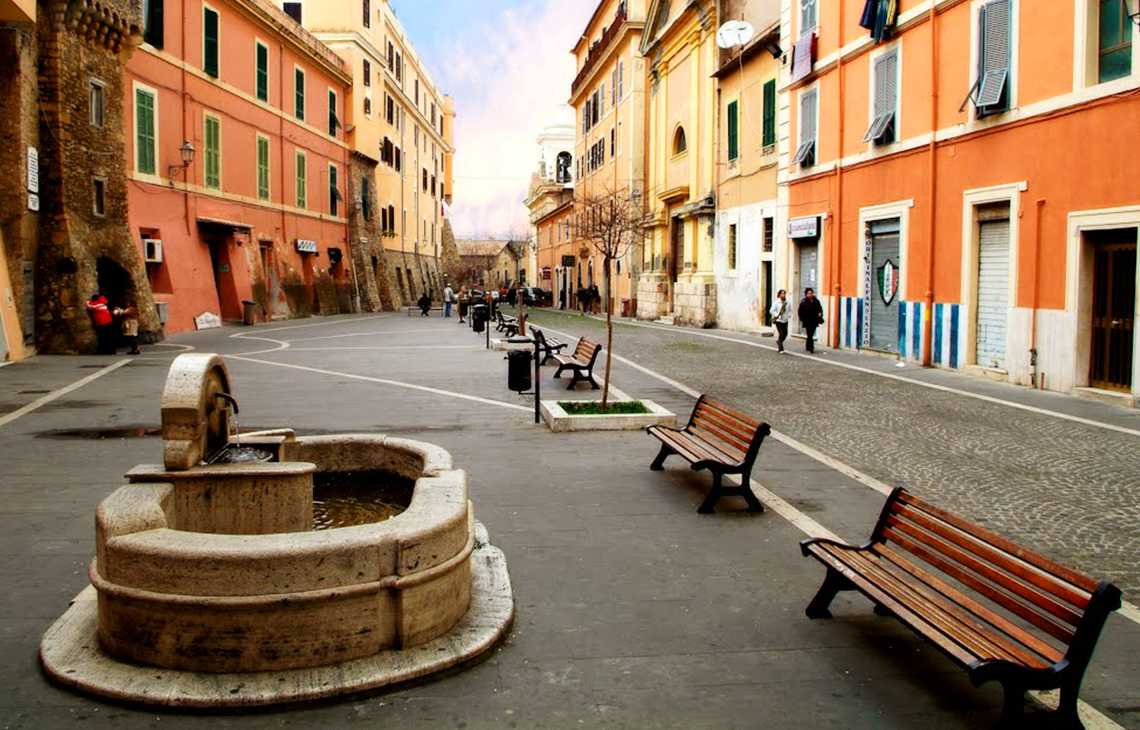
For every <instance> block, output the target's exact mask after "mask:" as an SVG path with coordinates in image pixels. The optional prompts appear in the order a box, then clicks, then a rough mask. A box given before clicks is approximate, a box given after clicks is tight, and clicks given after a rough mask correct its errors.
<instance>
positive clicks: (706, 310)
mask: <svg viewBox="0 0 1140 730" xmlns="http://www.w3.org/2000/svg"><path fill="white" fill-rule="evenodd" d="M673 317H674V322H675V323H676V324H681V325H687V326H690V327H715V326H716V282H680V281H679V282H677V283H676V284H674V285H673Z"/></svg>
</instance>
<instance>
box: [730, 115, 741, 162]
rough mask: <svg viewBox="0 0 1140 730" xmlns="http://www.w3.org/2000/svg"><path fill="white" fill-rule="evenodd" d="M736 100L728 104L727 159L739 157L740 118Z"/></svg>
mask: <svg viewBox="0 0 1140 730" xmlns="http://www.w3.org/2000/svg"><path fill="white" fill-rule="evenodd" d="M738 109H739V108H738V107H737V105H736V102H735V101H733V102H730V103H729V105H728V159H729V160H735V159H736V158H737V157H740V120H739V119H738V118H737V116H738V114H739V111H738Z"/></svg>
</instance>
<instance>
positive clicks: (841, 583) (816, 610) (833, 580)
mask: <svg viewBox="0 0 1140 730" xmlns="http://www.w3.org/2000/svg"><path fill="white" fill-rule="evenodd" d="M854 587H855V586H853V585H851V581H849V580H847V579H846V578H844V577H843V574H842V573H840V572H839V571H838V570H835V569H834V568H828V569H827V575H826V576H824V579H823V585H821V586H820V587H819V590H818V591H816V594H815V598H813V599H811V603H809V604H808V607H807V609H806V610H805V611H804V613H806V614H807V617H808V618H831V611H830V610H828V607H829V606H831V602H832V601H834V600H835V595H836V594H837V593H839V591H849V590H851V589H852V588H854Z"/></svg>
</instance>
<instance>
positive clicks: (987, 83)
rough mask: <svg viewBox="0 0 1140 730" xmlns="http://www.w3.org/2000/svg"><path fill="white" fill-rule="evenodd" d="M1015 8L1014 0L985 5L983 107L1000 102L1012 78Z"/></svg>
mask: <svg viewBox="0 0 1140 730" xmlns="http://www.w3.org/2000/svg"><path fill="white" fill-rule="evenodd" d="M1011 9H1012V8H1011V0H994V1H993V2H990V3H987V4H986V5H985V6H983V7H982V11H981V12H982V23H981V26H982V38H981V39H979V40H980V41H981V51H980V52H981V63H980V64H979V69H978V71H979V74H978V77H979V81H980V82H981V88H980V90H979V91H978V100H977V106H979V107H988V106H993V105H995V104H997V103H998V102H1000V101H1001V97H1002V91H1003V90H1004V89H1005V85H1006V82H1007V80H1008V79H1009V65H1010V45H1011V43H1010V35H1011V18H1010V15H1011Z"/></svg>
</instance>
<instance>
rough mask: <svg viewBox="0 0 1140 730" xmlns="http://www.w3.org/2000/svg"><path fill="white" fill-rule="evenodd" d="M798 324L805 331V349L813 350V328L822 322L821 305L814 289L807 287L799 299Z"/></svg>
mask: <svg viewBox="0 0 1140 730" xmlns="http://www.w3.org/2000/svg"><path fill="white" fill-rule="evenodd" d="M799 316H800V324H802V325H803V327H804V329H805V330H806V331H807V351H808V352H815V328H816V327H819V326H820V325H821V324H823V305H821V304H820V303H819V300H818V299H816V298H815V289H812V288H811V287H808V288H807V290H806V291H804V298H803V299H802V300H800V309H799Z"/></svg>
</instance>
